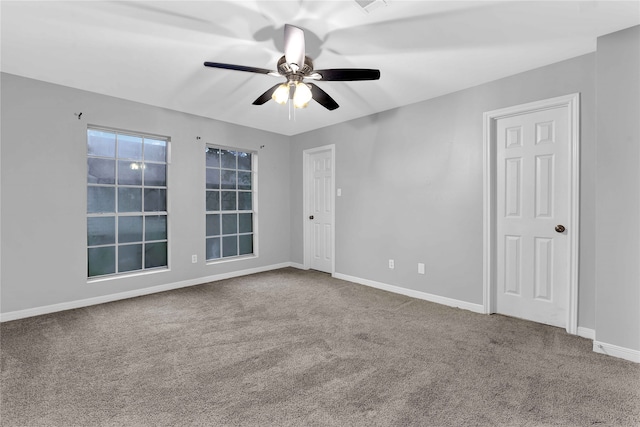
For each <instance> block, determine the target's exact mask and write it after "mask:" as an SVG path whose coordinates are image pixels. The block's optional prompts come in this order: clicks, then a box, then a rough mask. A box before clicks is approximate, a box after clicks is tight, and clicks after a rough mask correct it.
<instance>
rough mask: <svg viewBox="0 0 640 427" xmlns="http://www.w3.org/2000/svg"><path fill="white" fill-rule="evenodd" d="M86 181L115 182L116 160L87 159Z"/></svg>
mask: <svg viewBox="0 0 640 427" xmlns="http://www.w3.org/2000/svg"><path fill="white" fill-rule="evenodd" d="M87 183H89V184H115V183H116V162H115V160H109V159H96V158H93V157H89V158H88V159H87Z"/></svg>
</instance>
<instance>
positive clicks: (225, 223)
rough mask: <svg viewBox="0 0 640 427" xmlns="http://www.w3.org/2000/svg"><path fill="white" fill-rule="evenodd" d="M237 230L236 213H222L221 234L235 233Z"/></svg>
mask: <svg viewBox="0 0 640 427" xmlns="http://www.w3.org/2000/svg"><path fill="white" fill-rule="evenodd" d="M237 232H238V215H237V214H224V215H222V234H235V233H237Z"/></svg>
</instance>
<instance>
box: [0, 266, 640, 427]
mask: <svg viewBox="0 0 640 427" xmlns="http://www.w3.org/2000/svg"><path fill="white" fill-rule="evenodd" d="M0 338H1V347H0V350H1V356H2V389H1V392H2V400H1V401H2V407H1V408H0V410H1V412H0V415H1V420H2V421H1V425H2V426H64V427H70V426H592V425H598V426H637V425H640V366H639V365H637V364H634V363H631V362H627V361H624V360H620V359H616V358H612V357H608V356H604V355H600V354H596V353H593V352H592V351H591V345H592V344H591V341H589V340H586V339H583V338H579V337H576V336H571V335H567V334H566V333H565V332H564V331H563V330H561V329H558V328H553V327H549V326H543V325H539V324H535V323H531V322H526V321H521V320H517V319H512V318H507V317H503V316H498V315H493V316H487V315H481V314H474V313H471V312H468V311H464V310H458V309H453V308H449V307H445V306H441V305H437V304H433V303H429V302H425V301H421V300H415V299H411V298H408V297H405V296H401V295H395V294H391V293H388V292H384V291H379V290H376V289H371V288H367V287H363V286H360V285H356V284H353V283H349V282H345V281H341V280H336V279H332V278H331V277H330V276H328V275H326V274H323V273H318V272H313V271H300V270H296V269H291V268H288V269H283V270H277V271H273V272H267V273H261V274H256V275H253V276H247V277H242V278H236V279H229V280H224V281H220V282H215V283H211V284H206V285H201V286H194V287H190V288H185V289H180V290H176V291H170V292H164V293H160V294H155V295H150V296H145V297H140V298H134V299H130V300H124V301H118V302H114V303H109V304H103V305H99V306H93V307H87V308H83V309H77V310H71V311H66V312H61V313H56V314H51V315H46V316H39V317H35V318H29V319H23V320H17V321H12V322H6V323H3V324H2V325H0Z"/></svg>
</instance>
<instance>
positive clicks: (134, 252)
mask: <svg viewBox="0 0 640 427" xmlns="http://www.w3.org/2000/svg"><path fill="white" fill-rule="evenodd" d="M133 270H142V245H124V246H118V272H119V273H123V272H125V271H133Z"/></svg>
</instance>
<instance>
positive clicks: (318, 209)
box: [306, 150, 334, 273]
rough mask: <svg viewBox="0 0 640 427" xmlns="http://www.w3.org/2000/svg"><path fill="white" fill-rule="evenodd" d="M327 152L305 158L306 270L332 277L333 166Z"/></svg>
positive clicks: (330, 155)
mask: <svg viewBox="0 0 640 427" xmlns="http://www.w3.org/2000/svg"><path fill="white" fill-rule="evenodd" d="M331 159H332V152H331V150H326V151H320V152H316V153H312V154H310V155H309V156H308V160H307V161H308V164H307V173H308V176H307V182H308V187H307V188H308V190H307V191H308V195H307V200H308V205H307V213H308V219H307V221H309V223H308V227H307V228H308V229H309V230H310V232H308V234H307V236H308V237H309V238H308V242H307V246H306V247H307V249H306V250H307V251H308V254H309V256H308V263H309V265H308V266H309V268H312V269H314V270H319V271H324V272H327V273H332V272H333V271H332V268H333V267H332V264H333V253H332V250H333V242H332V239H333V198H332V197H333V176H334V170H333V164H332V160H331Z"/></svg>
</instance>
